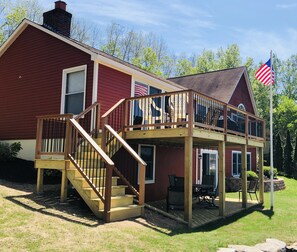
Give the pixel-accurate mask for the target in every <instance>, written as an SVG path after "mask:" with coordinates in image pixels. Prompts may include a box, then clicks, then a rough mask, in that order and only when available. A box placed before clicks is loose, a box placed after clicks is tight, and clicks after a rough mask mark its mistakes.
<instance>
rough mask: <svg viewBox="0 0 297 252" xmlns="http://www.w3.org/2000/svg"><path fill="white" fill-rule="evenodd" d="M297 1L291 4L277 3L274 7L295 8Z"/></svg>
mask: <svg viewBox="0 0 297 252" xmlns="http://www.w3.org/2000/svg"><path fill="white" fill-rule="evenodd" d="M296 7H297V3H291V4H277V5H276V8H278V9H291V8H296Z"/></svg>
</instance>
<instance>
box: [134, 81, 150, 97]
mask: <svg viewBox="0 0 297 252" xmlns="http://www.w3.org/2000/svg"><path fill="white" fill-rule="evenodd" d="M147 93H148V87H147V85H144V84H141V83H135V91H134V96H144V95H147Z"/></svg>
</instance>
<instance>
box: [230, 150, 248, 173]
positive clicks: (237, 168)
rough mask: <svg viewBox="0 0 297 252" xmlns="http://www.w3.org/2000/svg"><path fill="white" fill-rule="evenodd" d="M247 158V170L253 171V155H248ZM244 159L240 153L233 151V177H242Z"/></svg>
mask: <svg viewBox="0 0 297 252" xmlns="http://www.w3.org/2000/svg"><path fill="white" fill-rule="evenodd" d="M246 158H247V170H248V171H250V170H251V164H252V162H251V153H250V152H248V153H247V154H246ZM241 162H242V158H241V152H240V151H232V175H233V177H239V176H240V175H241V167H242V163H241Z"/></svg>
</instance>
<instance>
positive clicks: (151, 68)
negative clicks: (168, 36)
mask: <svg viewBox="0 0 297 252" xmlns="http://www.w3.org/2000/svg"><path fill="white" fill-rule="evenodd" d="M132 63H133V64H134V65H136V66H138V67H140V68H142V69H143V70H145V71H148V72H150V73H154V74H156V75H162V72H161V70H160V69H161V65H162V62H160V61H158V57H157V54H156V52H155V51H154V50H153V49H152V48H150V47H147V48H145V49H144V50H143V54H142V55H141V56H140V57H138V58H134V59H133V60H132Z"/></svg>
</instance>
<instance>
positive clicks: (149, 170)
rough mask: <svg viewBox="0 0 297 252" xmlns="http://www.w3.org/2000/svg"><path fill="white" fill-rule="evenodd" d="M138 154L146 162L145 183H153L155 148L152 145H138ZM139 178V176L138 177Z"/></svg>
mask: <svg viewBox="0 0 297 252" xmlns="http://www.w3.org/2000/svg"><path fill="white" fill-rule="evenodd" d="M138 153H139V155H140V157H141V158H142V159H143V160H144V161H145V162H146V164H147V166H146V169H145V183H146V184H152V183H155V157H156V146H154V145H143V144H141V145H139V148H138ZM138 177H139V176H138Z"/></svg>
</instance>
